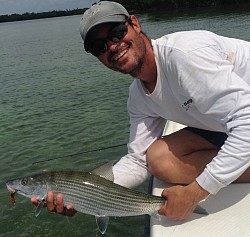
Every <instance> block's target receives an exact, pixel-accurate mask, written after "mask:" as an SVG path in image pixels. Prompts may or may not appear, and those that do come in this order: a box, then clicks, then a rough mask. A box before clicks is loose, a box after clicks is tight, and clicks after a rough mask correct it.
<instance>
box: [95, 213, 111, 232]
mask: <svg viewBox="0 0 250 237" xmlns="http://www.w3.org/2000/svg"><path fill="white" fill-rule="evenodd" d="M95 219H96V224H97V227H98V229H99V231H100V232H101V233H102V234H105V232H106V230H107V227H108V224H109V217H108V216H95Z"/></svg>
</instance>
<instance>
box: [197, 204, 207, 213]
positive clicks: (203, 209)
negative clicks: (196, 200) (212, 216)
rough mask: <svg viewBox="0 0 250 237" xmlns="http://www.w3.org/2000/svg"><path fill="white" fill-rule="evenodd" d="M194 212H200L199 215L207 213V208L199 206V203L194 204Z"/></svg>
mask: <svg viewBox="0 0 250 237" xmlns="http://www.w3.org/2000/svg"><path fill="white" fill-rule="evenodd" d="M194 213H196V214H200V215H209V213H208V212H207V210H206V209H205V208H203V207H201V206H200V205H198V206H196V208H195V209H194Z"/></svg>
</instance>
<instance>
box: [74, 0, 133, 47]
mask: <svg viewBox="0 0 250 237" xmlns="http://www.w3.org/2000/svg"><path fill="white" fill-rule="evenodd" d="M126 17H129V13H128V11H127V10H126V9H125V8H124V7H123V6H122V5H121V4H119V3H117V2H110V1H102V2H99V3H97V4H94V5H93V6H92V7H90V8H89V9H88V10H86V11H85V12H84V14H83V16H82V18H81V21H80V26H79V30H80V34H81V37H82V39H83V40H84V48H85V49H86V43H87V36H88V33H89V31H90V30H91V29H92V28H93V27H94V26H97V25H100V24H103V23H109V22H110V23H111V22H123V21H124V20H125V18H126Z"/></svg>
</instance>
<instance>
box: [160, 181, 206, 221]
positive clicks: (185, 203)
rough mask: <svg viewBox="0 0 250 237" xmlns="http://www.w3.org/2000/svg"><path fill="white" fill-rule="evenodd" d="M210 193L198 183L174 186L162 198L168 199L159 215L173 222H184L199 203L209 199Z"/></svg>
mask: <svg viewBox="0 0 250 237" xmlns="http://www.w3.org/2000/svg"><path fill="white" fill-rule="evenodd" d="M208 195H209V192H207V191H206V190H204V189H203V188H202V187H201V186H200V185H199V184H198V183H197V182H196V181H195V182H193V183H191V184H189V185H187V186H173V187H170V188H167V189H164V190H163V192H162V196H163V197H164V198H166V200H167V201H166V203H165V205H164V206H163V207H162V208H161V209H160V211H159V213H160V214H162V215H165V216H167V217H169V218H171V219H173V220H184V219H186V218H187V217H189V216H190V215H191V214H192V213H193V211H194V209H195V207H196V206H197V205H198V203H199V202H200V201H202V200H204V199H205V198H207V197H208Z"/></svg>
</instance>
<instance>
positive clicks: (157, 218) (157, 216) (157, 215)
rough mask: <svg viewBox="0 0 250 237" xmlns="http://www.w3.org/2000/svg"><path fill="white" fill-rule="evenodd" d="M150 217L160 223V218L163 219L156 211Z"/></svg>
mask: <svg viewBox="0 0 250 237" xmlns="http://www.w3.org/2000/svg"><path fill="white" fill-rule="evenodd" d="M150 216H151V217H153V218H154V219H156V220H157V221H161V220H162V217H163V215H161V214H159V212H158V211H156V212H154V213H152V214H150Z"/></svg>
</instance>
